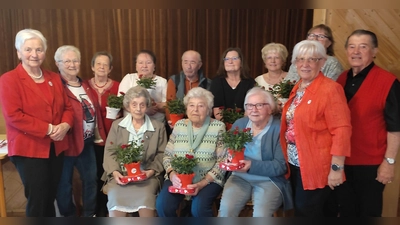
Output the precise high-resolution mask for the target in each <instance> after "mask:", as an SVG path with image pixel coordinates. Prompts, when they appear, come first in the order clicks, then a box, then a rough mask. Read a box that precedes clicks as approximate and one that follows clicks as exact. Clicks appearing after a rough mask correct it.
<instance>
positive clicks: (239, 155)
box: [228, 148, 244, 164]
mask: <svg viewBox="0 0 400 225" xmlns="http://www.w3.org/2000/svg"><path fill="white" fill-rule="evenodd" d="M243 159H244V148H242V150H241V151H235V150H231V149H229V148H228V162H230V163H238V164H239V161H240V160H243Z"/></svg>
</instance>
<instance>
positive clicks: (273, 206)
mask: <svg viewBox="0 0 400 225" xmlns="http://www.w3.org/2000/svg"><path fill="white" fill-rule="evenodd" d="M244 102H245V104H244V107H245V110H246V114H247V117H244V118H241V119H238V120H236V122H235V123H234V124H233V126H232V127H239V129H244V128H251V131H252V134H253V141H252V142H249V143H247V144H246V145H245V148H246V150H245V152H244V155H245V159H244V160H242V161H241V162H242V163H244V164H245V165H244V167H243V168H242V169H240V170H236V171H233V172H232V174H231V175H230V176H229V178H228V180H227V181H226V184H225V187H224V190H223V193H222V199H221V205H220V209H219V214H218V216H219V217H236V216H238V215H239V213H240V211H241V210H242V208H243V207H244V206H245V205H246V203H247V202H248V201H249V200H250V199H251V200H252V202H253V205H254V206H253V217H270V216H272V214H273V213H274V212H275V211H276V210H277V209H278V208H279V207H280V206H281V205H282V203H283V206H284V209H285V210H287V209H291V208H292V207H293V203H292V197H291V187H290V183H289V181H288V180H287V179H286V178H285V173H286V172H287V166H286V162H285V158H284V157H283V152H282V148H281V145H280V143H279V132H280V123H281V121H280V119H279V117H274V116H273V112H274V111H275V110H276V103H275V101H274V97H273V96H272V95H271V94H270V93H269V92H267V91H265V90H264V89H262V88H259V87H254V88H252V89H250V90H249V92H248V93H247V94H246V97H245V101H244ZM233 129H234V128H233Z"/></svg>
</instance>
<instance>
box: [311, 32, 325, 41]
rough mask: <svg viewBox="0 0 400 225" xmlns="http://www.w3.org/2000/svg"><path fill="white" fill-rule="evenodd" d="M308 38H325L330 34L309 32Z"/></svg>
mask: <svg viewBox="0 0 400 225" xmlns="http://www.w3.org/2000/svg"><path fill="white" fill-rule="evenodd" d="M307 37H308V38H315V39H317V40H324V39H325V38H328V36H326V35H323V34H312V33H311V34H308V35H307Z"/></svg>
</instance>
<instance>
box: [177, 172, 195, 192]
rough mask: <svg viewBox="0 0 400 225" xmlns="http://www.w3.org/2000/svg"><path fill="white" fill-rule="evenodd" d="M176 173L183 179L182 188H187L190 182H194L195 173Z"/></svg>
mask: <svg viewBox="0 0 400 225" xmlns="http://www.w3.org/2000/svg"><path fill="white" fill-rule="evenodd" d="M176 175H177V176H178V177H179V179H180V180H181V184H182V186H181V188H186V187H187V185H188V184H192V180H193V177H194V173H191V174H179V173H177V174H176Z"/></svg>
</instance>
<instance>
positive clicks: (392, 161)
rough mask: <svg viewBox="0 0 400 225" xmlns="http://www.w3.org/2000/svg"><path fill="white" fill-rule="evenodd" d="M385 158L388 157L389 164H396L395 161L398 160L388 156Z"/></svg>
mask: <svg viewBox="0 0 400 225" xmlns="http://www.w3.org/2000/svg"><path fill="white" fill-rule="evenodd" d="M385 159H386V162H388V163H389V165H394V163H395V162H396V160H394V159H393V158H386V157H385Z"/></svg>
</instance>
